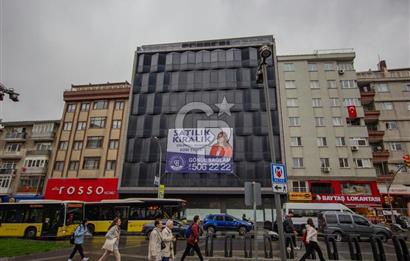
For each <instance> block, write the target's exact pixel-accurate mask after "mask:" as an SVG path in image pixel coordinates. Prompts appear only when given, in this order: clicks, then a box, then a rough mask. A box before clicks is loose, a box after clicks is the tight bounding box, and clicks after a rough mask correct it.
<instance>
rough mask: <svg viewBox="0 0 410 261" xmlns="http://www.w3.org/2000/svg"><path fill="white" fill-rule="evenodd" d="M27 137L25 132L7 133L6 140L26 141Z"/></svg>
mask: <svg viewBox="0 0 410 261" xmlns="http://www.w3.org/2000/svg"><path fill="white" fill-rule="evenodd" d="M26 135H27V133H25V132H9V133H6V140H25V139H26Z"/></svg>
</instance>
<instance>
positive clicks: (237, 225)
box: [203, 214, 253, 235]
mask: <svg viewBox="0 0 410 261" xmlns="http://www.w3.org/2000/svg"><path fill="white" fill-rule="evenodd" d="M252 227H253V226H252V223H250V222H248V221H245V220H240V219H239V218H236V217H233V216H231V215H228V214H211V215H207V216H206V217H205V218H204V220H203V229H204V230H205V231H207V232H208V233H215V232H217V231H238V232H239V234H240V235H243V234H245V233H246V232H249V231H251V230H252Z"/></svg>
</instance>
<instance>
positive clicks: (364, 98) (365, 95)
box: [360, 91, 376, 105]
mask: <svg viewBox="0 0 410 261" xmlns="http://www.w3.org/2000/svg"><path fill="white" fill-rule="evenodd" d="M375 95H376V92H375V91H367V92H364V91H360V102H361V103H362V105H367V104H371V103H372V102H373V101H374V96H375Z"/></svg>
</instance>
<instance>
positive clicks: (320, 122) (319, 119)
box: [315, 117, 325, 127]
mask: <svg viewBox="0 0 410 261" xmlns="http://www.w3.org/2000/svg"><path fill="white" fill-rule="evenodd" d="M315 126H316V127H323V126H325V118H323V117H315Z"/></svg>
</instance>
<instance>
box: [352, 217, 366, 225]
mask: <svg viewBox="0 0 410 261" xmlns="http://www.w3.org/2000/svg"><path fill="white" fill-rule="evenodd" d="M353 221H354V223H356V225H359V226H366V227H369V226H370V223H369V221H367V219H365V218H362V217H360V216H353Z"/></svg>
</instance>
